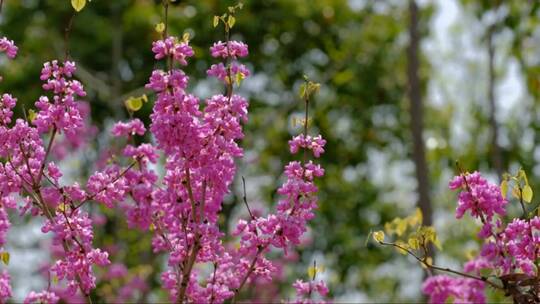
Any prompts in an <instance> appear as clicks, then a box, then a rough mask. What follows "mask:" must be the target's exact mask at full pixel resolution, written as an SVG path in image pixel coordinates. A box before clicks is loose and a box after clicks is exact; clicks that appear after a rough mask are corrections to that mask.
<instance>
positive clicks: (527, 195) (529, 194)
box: [522, 185, 533, 203]
mask: <svg viewBox="0 0 540 304" xmlns="http://www.w3.org/2000/svg"><path fill="white" fill-rule="evenodd" d="M522 195H523V200H524V201H525V202H527V203H530V202H531V201H532V198H533V190H532V188H531V186H529V185H525V187H524V188H523V192H522Z"/></svg>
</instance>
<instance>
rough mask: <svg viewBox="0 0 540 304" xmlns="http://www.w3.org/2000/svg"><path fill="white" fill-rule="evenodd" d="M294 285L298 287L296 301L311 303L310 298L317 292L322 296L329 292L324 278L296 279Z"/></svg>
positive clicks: (295, 287)
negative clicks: (314, 279) (319, 279)
mask: <svg viewBox="0 0 540 304" xmlns="http://www.w3.org/2000/svg"><path fill="white" fill-rule="evenodd" d="M293 287H294V289H296V296H297V298H296V301H295V303H310V302H311V301H310V300H309V299H310V298H311V296H312V295H313V294H315V293H318V294H319V295H320V296H322V297H324V296H326V295H327V294H328V287H326V283H325V282H324V281H322V280H321V281H310V282H304V281H302V280H296V282H294V284H293Z"/></svg>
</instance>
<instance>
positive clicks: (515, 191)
mask: <svg viewBox="0 0 540 304" xmlns="http://www.w3.org/2000/svg"><path fill="white" fill-rule="evenodd" d="M520 192H521V191H519V187H518V186H514V188H512V196H513V197H515V198H520V197H521V193H520Z"/></svg>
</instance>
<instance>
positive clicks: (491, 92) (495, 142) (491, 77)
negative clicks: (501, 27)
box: [487, 26, 504, 178]
mask: <svg viewBox="0 0 540 304" xmlns="http://www.w3.org/2000/svg"><path fill="white" fill-rule="evenodd" d="M493 34H494V28H493V26H490V27H489V29H488V32H487V48H488V99H489V125H490V128H491V149H490V150H491V159H492V162H493V167H494V169H495V171H496V172H497V176H499V178H501V176H502V174H503V171H504V168H503V162H502V155H501V147H500V146H499V125H498V124H497V118H496V113H497V106H496V104H495V77H496V76H495V63H494V60H495V46H494V45H493Z"/></svg>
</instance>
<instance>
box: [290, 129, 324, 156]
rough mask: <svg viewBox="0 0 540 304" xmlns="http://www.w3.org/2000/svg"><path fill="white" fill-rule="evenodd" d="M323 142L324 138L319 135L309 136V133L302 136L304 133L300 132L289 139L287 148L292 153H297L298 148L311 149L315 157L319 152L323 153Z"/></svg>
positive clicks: (319, 154)
mask: <svg viewBox="0 0 540 304" xmlns="http://www.w3.org/2000/svg"><path fill="white" fill-rule="evenodd" d="M325 144H326V140H324V139H323V138H322V137H321V136H320V135H318V136H315V137H311V136H309V135H308V136H304V134H300V135H298V136H296V137H294V138H293V139H292V140H290V141H289V148H290V150H291V153H293V154H294V153H297V152H298V150H299V149H300V148H304V149H309V150H311V151H313V155H314V156H315V157H320V156H321V154H322V153H324V145H325Z"/></svg>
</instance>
